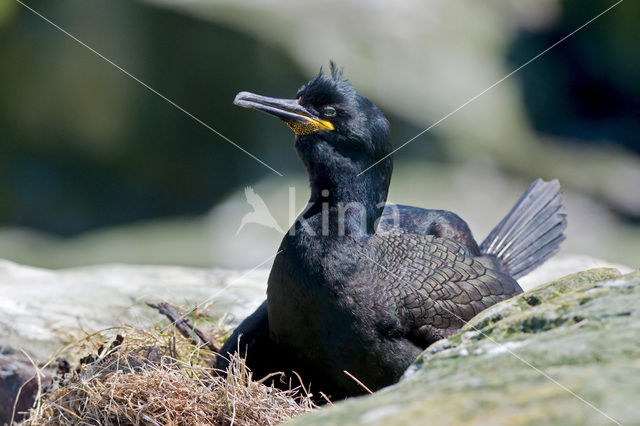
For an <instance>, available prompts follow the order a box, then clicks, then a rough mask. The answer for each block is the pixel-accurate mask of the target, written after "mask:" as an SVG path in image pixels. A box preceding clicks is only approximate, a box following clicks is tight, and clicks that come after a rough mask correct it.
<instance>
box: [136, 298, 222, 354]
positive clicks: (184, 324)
mask: <svg viewBox="0 0 640 426" xmlns="http://www.w3.org/2000/svg"><path fill="white" fill-rule="evenodd" d="M147 305H148V306H150V307H152V308H154V309H157V310H158V312H160V313H161V314H162V315H164V316H165V317H167V318H168V319H169V321H171V323H172V324H173V325H174V326H175V327H176V328H177V329H178V331H180V333H181V334H182V335H183V336H184V337H186V338H187V339H190V340H191V341H192V342H193V343H194V344H195V345H196V346H198V347H202V346H206V347H207V348H209V350H211V351H212V352H215V353H218V352H220V347H218V346H217V345H216V344H214V343H213V342H211V341H210V340H209V339H208V338H207V337H206V336H205V334H204V333H203V332H202V331H200V330H198V329H197V328H196V327H195V326H194V325H193V324H191V322H190V321H189V319H188V318H186V317H184V315H180V314H179V313H178V311H176V310H175V309H174V308H173V306H171V305H169V304H168V303H165V302H163V303H158V304H155V303H147Z"/></svg>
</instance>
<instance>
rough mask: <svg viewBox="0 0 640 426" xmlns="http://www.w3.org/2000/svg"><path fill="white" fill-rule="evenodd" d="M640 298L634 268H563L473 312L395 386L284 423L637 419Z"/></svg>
mask: <svg viewBox="0 0 640 426" xmlns="http://www.w3.org/2000/svg"><path fill="white" fill-rule="evenodd" d="M638 306H640V271H636V272H633V273H630V274H627V275H621V274H620V273H619V272H618V271H617V270H615V269H609V268H601V269H592V270H589V271H586V272H581V273H577V274H573V275H569V276H567V277H564V278H562V279H560V280H557V281H554V282H551V283H549V284H545V285H543V286H540V287H538V288H536V289H534V290H531V291H528V292H526V293H524V294H522V295H520V296H518V297H515V298H512V299H509V300H507V301H504V302H502V303H500V304H498V305H495V306H493V307H491V308H489V309H487V310H486V311H484V312H482V313H480V314H479V315H478V316H476V317H475V318H474V319H472V320H471V321H470V322H469V323H468V324H467V325H466V326H465V327H464V328H463V329H462V330H461V332H460V333H458V334H456V335H454V336H452V337H450V338H448V339H445V340H442V341H440V342H437V343H436V344H434V345H432V346H431V347H429V348H428V349H427V350H426V351H425V352H423V353H422V354H421V355H420V356H419V357H418V359H417V360H416V361H415V363H414V364H413V365H412V366H411V367H410V368H409V370H408V371H407V373H406V374H405V376H404V377H403V378H402V380H401V381H400V382H399V383H398V384H396V385H394V386H390V387H388V388H386V389H383V390H382V391H380V392H377V393H375V394H373V395H368V396H364V397H360V398H354V399H351V400H348V401H344V402H340V403H337V404H335V405H333V406H330V407H325V408H322V409H320V410H318V411H316V412H312V413H310V414H306V415H303V416H301V417H299V418H297V419H294V420H293V421H292V422H291V424H292V425H316V424H318V425H333V424H335V425H338V424H340V425H344V424H394V425H411V424H416V425H422V424H425V422H428V423H436V424H611V423H614V422H618V423H619V424H620V423H622V424H635V423H637V421H638V419H639V418H640V407H639V406H638V404H637V397H638V395H639V394H640V310H639V309H638ZM365 385H366V383H365Z"/></svg>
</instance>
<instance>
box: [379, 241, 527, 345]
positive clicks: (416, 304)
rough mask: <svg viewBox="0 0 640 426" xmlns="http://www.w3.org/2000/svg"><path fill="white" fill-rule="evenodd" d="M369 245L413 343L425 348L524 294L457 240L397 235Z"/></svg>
mask: <svg viewBox="0 0 640 426" xmlns="http://www.w3.org/2000/svg"><path fill="white" fill-rule="evenodd" d="M369 244H370V246H369V253H370V254H371V257H370V259H369V260H370V261H372V262H373V263H375V264H376V267H377V275H378V277H377V278H382V281H383V283H384V284H383V287H385V291H386V294H390V295H391V297H393V299H394V300H393V302H395V305H396V308H397V310H398V313H399V314H400V318H401V321H402V322H403V323H404V324H403V325H404V326H406V328H407V329H408V330H409V335H408V337H409V338H410V339H412V340H413V341H414V342H415V343H416V344H418V345H419V346H422V347H425V346H427V345H428V344H430V343H432V342H433V341H435V340H438V339H440V338H442V337H446V336H448V335H450V334H452V333H453V332H455V331H457V329H459V328H460V327H462V325H463V324H464V323H465V322H466V321H468V320H469V319H471V318H472V317H474V316H475V315H476V314H478V313H479V312H480V311H482V310H484V309H486V308H488V307H489V306H491V305H493V304H495V303H497V302H499V301H501V300H504V299H507V298H509V297H511V296H513V295H515V294H517V293H519V292H521V291H522V290H521V289H520V286H519V285H518V283H517V282H516V281H515V280H514V279H513V278H511V277H509V276H508V275H505V274H503V273H501V272H499V271H496V270H494V269H492V268H490V267H488V266H487V265H489V263H487V264H485V263H483V261H482V258H481V257H477V256H474V255H472V254H471V253H470V252H469V249H468V248H467V247H465V246H463V245H461V244H459V243H457V242H455V241H453V240H449V239H446V238H439V237H435V236H433V235H420V234H413V233H407V232H403V231H401V230H400V231H398V230H394V231H390V232H383V233H380V234H376V235H375V236H374V237H372V239H371V240H370V241H369Z"/></svg>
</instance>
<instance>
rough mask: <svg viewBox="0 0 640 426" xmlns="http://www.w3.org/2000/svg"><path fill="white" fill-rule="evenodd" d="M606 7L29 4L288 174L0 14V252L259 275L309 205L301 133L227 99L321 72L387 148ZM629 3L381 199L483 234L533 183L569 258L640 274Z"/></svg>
mask: <svg viewBox="0 0 640 426" xmlns="http://www.w3.org/2000/svg"><path fill="white" fill-rule="evenodd" d="M614 3H615V2H613V1H589V2H581V1H578V0H570V1H557V0H544V1H542V0H541V1H536V2H531V1H528V0H517V1H516V0H513V1H497V0H496V1H487V2H482V3H480V2H475V1H473V0H465V1H458V0H455V1H443V0H429V1H419V0H401V1H397V2H382V1H364V0H357V1H338V0H332V1H327V2H311V1H306V0H304V1H295V0H285V1H275V0H250V1H231V0H228V1H224V0H210V1H207V0H191V1H179V0H147V1H138V2H135V1H124V0H59V1H56V2H46V1H35V0H29V1H27V0H25V4H27V5H29V7H32V8H34V9H35V10H37V11H38V12H39V13H41V14H42V15H43V16H45V17H46V18H48V19H50V20H51V21H53V22H54V23H56V24H57V25H59V26H61V27H62V28H64V29H65V30H66V31H68V32H70V33H71V34H73V35H74V36H76V37H77V38H78V39H80V40H82V41H83V42H84V43H86V44H88V45H89V46H91V47H92V48H94V49H95V50H96V51H98V52H100V53H101V54H102V55H104V56H105V57H107V58H109V59H110V60H112V61H113V62H114V63H115V64H118V65H119V66H121V67H122V68H124V69H126V70H127V71H128V72H130V73H131V74H133V75H134V76H136V77H137V78H139V79H140V80H142V81H143V82H145V83H146V84H148V85H149V86H151V87H152V88H154V89H155V90H157V91H158V92H160V93H162V95H164V96H166V97H167V98H169V99H171V100H172V101H174V102H175V103H177V104H178V105H180V106H181V107H183V108H185V109H186V110H188V111H189V112H190V113H192V114H194V115H195V116H197V117H198V118H199V119H201V120H202V121H204V122H205V123H207V124H208V125H210V126H212V127H213V128H215V129H216V130H217V131H219V132H221V133H222V134H224V135H225V136H226V137H228V138H230V139H231V140H233V141H234V142H236V143H237V144H239V145H240V146H242V147H244V148H245V149H247V150H248V151H250V152H251V153H253V154H254V155H256V156H257V157H259V158H260V159H262V160H263V161H265V162H266V163H267V164H269V165H270V166H271V167H273V168H275V169H276V170H278V171H280V172H281V173H282V174H284V177H279V176H277V175H276V174H275V173H273V172H272V171H271V170H269V169H268V168H266V167H264V166H263V165H261V164H260V163H258V162H256V161H255V160H254V159H252V158H251V157H249V156H248V155H246V154H245V153H243V152H242V151H240V150H239V149H237V148H236V147H234V146H232V145H231V144H230V143H228V142H226V141H224V140H223V139H222V138H220V137H219V136H217V135H216V134H214V133H212V132H211V131H210V130H208V129H207V128H205V127H204V126H202V125H201V124H199V123H197V122H196V121H194V120H193V119H192V118H190V117H189V116H187V115H186V114H184V113H183V112H181V111H179V110H178V109H176V108H175V107H173V106H172V105H170V104H169V103H167V102H166V101H164V100H163V99H161V98H160V97H159V96H157V95H156V94H154V93H152V92H151V91H149V90H147V89H146V88H145V87H143V86H141V85H140V84H139V83H137V82H136V81H134V80H133V79H131V78H130V77H128V76H127V75H125V74H124V73H123V72H121V71H119V70H118V69H117V68H115V67H114V66H112V65H110V64H109V63H107V62H105V61H104V60H103V59H101V58H100V57H98V56H97V55H96V54H94V53H92V52H91V51H89V50H88V49H87V48H85V47H83V46H81V45H79V44H78V43H77V42H76V41H74V40H72V39H71V38H69V37H68V36H66V35H64V34H63V33H62V32H60V31H59V30H57V29H56V28H54V27H53V26H52V25H50V24H49V23H47V22H46V21H44V20H43V19H42V18H41V17H38V16H37V15H35V14H34V13H32V12H31V11H29V10H28V9H27V8H25V7H24V6H22V5H21V4H19V3H18V2H16V1H15V0H0V257H2V258H7V259H11V260H14V261H18V262H22V263H27V264H32V265H38V266H46V267H54V268H59V267H67V266H77V265H84V264H92V263H105V262H126V263H165V264H184V265H192V266H213V265H215V266H223V267H232V268H251V267H253V266H255V265H256V264H258V263H260V262H262V261H263V260H265V259H266V258H267V257H269V256H270V255H271V254H272V253H274V251H275V249H276V247H277V245H278V243H279V239H280V238H281V235H280V234H279V233H278V232H276V231H274V230H272V229H268V228H264V227H261V226H260V225H255V224H251V225H248V226H246V227H245V228H243V229H242V230H241V231H240V232H237V229H238V227H239V226H240V220H241V218H242V216H243V215H244V214H245V213H247V212H249V211H251V207H250V206H249V205H248V204H247V203H246V201H245V199H244V195H243V188H244V187H245V186H249V185H250V186H253V187H254V188H255V191H256V192H257V193H258V194H259V195H260V196H261V197H263V198H264V200H265V202H266V203H267V205H268V206H269V207H270V208H271V210H272V212H273V215H274V217H275V218H276V219H277V220H278V223H279V224H280V226H281V227H282V228H284V229H286V227H287V226H288V224H289V223H290V222H291V218H290V217H289V216H290V214H289V210H290V208H289V194H290V190H289V188H290V187H293V188H296V191H295V193H296V199H295V206H296V209H300V208H302V206H303V205H304V203H305V201H306V196H307V195H308V189H307V187H306V182H305V177H304V172H303V170H302V166H301V165H300V164H299V161H298V159H297V157H296V154H295V152H294V150H293V144H292V142H293V136H292V134H291V133H290V132H289V130H288V129H287V128H286V127H285V126H283V125H282V124H281V123H280V122H278V121H277V120H273V119H271V118H269V117H266V116H263V115H261V114H257V113H252V112H249V111H246V110H242V109H240V108H236V107H234V106H232V105H231V101H232V100H233V97H234V95H235V94H236V93H237V92H238V91H240V90H249V91H254V92H258V93H262V94H266V95H271V96H280V97H291V96H293V95H294V94H295V91H296V89H297V88H298V87H299V86H300V85H301V84H303V83H304V82H305V81H306V80H308V79H309V78H310V77H311V76H313V75H314V74H315V73H317V72H318V69H319V68H320V66H321V65H325V66H326V65H327V63H328V61H329V59H334V60H335V61H337V62H338V64H339V65H342V66H344V67H345V76H346V77H347V78H348V79H349V80H350V81H351V82H352V83H353V84H354V85H355V86H356V88H357V89H358V90H359V91H360V92H361V93H362V94H364V95H365V96H367V97H369V98H371V99H372V100H373V101H374V102H375V103H376V104H377V105H378V106H379V107H380V108H382V109H383V111H384V112H385V113H386V115H387V117H388V118H389V119H390V121H391V125H392V136H393V139H394V144H395V146H400V145H401V144H402V143H404V142H405V141H406V140H408V139H410V138H412V137H413V136H415V135H416V134H418V133H419V132H421V131H422V130H424V129H426V128H427V127H429V126H430V125H431V124H433V123H434V122H436V121H437V120H439V119H440V118H442V117H444V116H445V115H447V114H448V113H449V112H451V111H453V110H454V109H456V108H457V107H459V106H460V105H462V104H464V103H465V102H466V101H468V100H469V99H471V98H472V97H474V96H475V95H477V94H479V93H480V92H482V91H483V90H484V89H487V88H489V87H490V86H491V85H492V84H494V83H495V82H497V81H499V80H500V79H501V78H502V77H504V76H506V75H507V74H509V73H510V72H511V71H513V70H514V69H516V68H518V67H519V66H520V65H521V64H523V63H525V62H526V61H528V60H529V59H531V58H532V57H534V56H535V55H536V54H538V53H539V52H541V51H543V50H544V49H546V48H547V47H549V46H551V45H552V44H553V43H555V42H557V41H558V40H560V39H561V38H563V37H564V36H565V35H567V34H569V33H571V32H572V31H574V30H575V29H577V28H578V27H580V26H581V25H582V24H584V23H585V22H587V21H589V20H590V19H592V18H594V17H595V16H596V15H598V14H599V13H600V12H602V11H603V10H605V9H606V8H607V7H609V6H611V5H613V4H614ZM638 18H640V3H638V2H633V1H625V2H622V3H621V4H619V5H617V6H616V7H614V8H613V9H611V10H610V11H609V12H607V13H606V14H604V15H603V16H602V17H600V18H598V19H596V20H595V21H594V22H592V23H591V24H589V25H588V26H586V27H585V28H584V29H582V30H581V31H579V32H578V33H576V34H575V35H573V36H571V37H570V38H568V39H567V40H566V41H564V42H563V43H561V44H559V45H558V46H556V47H555V48H553V49H551V50H550V51H549V52H548V53H546V54H545V55H543V56H541V57H540V58H539V59H537V60H535V61H534V62H532V63H531V64H529V65H528V66H526V67H524V68H523V69H522V70H521V71H519V72H518V73H516V74H514V75H513V76H512V77H510V78H508V79H506V80H505V81H504V82H502V83H500V84H499V85H497V86H495V87H494V88H492V89H491V90H489V91H488V92H486V93H485V94H483V95H482V96H480V97H479V98H478V99H477V100H475V101H474V102H472V103H470V104H468V105H467V106H465V107H464V108H463V109H462V110H460V111H459V112H457V113H456V114H454V115H453V116H451V117H450V118H448V119H446V120H444V121H443V122H441V123H439V124H438V125H437V126H435V127H434V128H433V129H432V130H430V131H429V132H427V133H426V134H424V135H422V136H420V137H419V138H417V139H416V140H414V141H413V142H411V143H410V144H408V145H407V146H406V147H405V148H403V149H401V150H400V151H399V152H398V153H397V154H396V156H395V159H396V166H395V175H394V180H393V183H392V189H391V193H390V200H391V201H394V202H403V203H410V204H414V205H420V206H425V207H432V208H448V209H451V210H454V211H456V212H457V213H459V214H460V215H461V216H462V217H463V218H465V219H467V220H468V222H469V223H470V225H471V227H472V229H473V230H474V231H475V233H476V236H477V237H478V239H481V238H482V237H484V235H485V234H486V233H487V232H488V231H489V230H490V229H491V227H492V226H493V225H494V224H496V223H497V222H498V220H499V219H500V218H501V217H502V215H504V214H505V213H506V211H507V210H508V208H509V207H510V205H511V204H512V203H513V202H514V201H515V200H516V199H517V197H518V196H519V195H520V193H521V192H522V191H523V190H524V189H525V188H526V186H527V185H528V183H529V182H530V181H531V180H533V179H534V178H536V177H538V176H541V177H544V178H546V179H550V178H554V177H557V178H559V179H560V181H561V184H562V185H563V187H564V188H565V191H566V198H567V206H568V209H569V223H570V227H569V230H568V234H569V239H568V241H567V243H566V244H565V246H564V249H563V250H564V252H565V253H579V254H586V255H591V256H596V257H601V258H604V259H606V260H609V261H614V262H620V263H626V264H628V265H630V266H635V267H639V266H640V263H639V262H640V261H639V260H638V259H639V258H640V256H638V254H639V252H640V158H639V155H640V137H639V135H640V55H639V53H638V52H640V31H639V30H638V25H637V22H638Z"/></svg>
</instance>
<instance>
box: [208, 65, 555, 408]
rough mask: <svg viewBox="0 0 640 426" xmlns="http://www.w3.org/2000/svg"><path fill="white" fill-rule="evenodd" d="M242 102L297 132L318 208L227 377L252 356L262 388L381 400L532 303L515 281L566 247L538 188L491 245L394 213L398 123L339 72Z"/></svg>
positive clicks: (403, 210)
mask: <svg viewBox="0 0 640 426" xmlns="http://www.w3.org/2000/svg"><path fill="white" fill-rule="evenodd" d="M234 103H235V104H236V105H239V106H242V107H247V108H253V109H257V110H259V111H263V112H266V113H268V114H271V115H274V116H276V117H278V118H280V119H281V120H283V121H284V122H285V124H287V125H288V126H289V127H290V128H291V129H292V130H293V131H294V133H295V134H296V137H295V147H296V150H297V152H298V154H299V156H300V158H301V160H302V162H303V163H304V166H305V168H306V169H307V172H308V174H309V181H310V185H311V198H310V201H309V207H308V208H307V209H306V210H305V211H304V212H303V213H302V214H301V215H300V217H299V218H298V219H297V220H296V222H295V223H294V224H293V225H292V227H291V229H290V230H289V232H288V233H287V234H286V235H285V236H284V238H283V240H282V244H281V245H280V252H279V254H278V255H277V256H276V258H275V261H274V264H273V267H272V269H271V274H270V276H269V283H268V289H267V300H266V301H265V302H264V303H263V304H262V305H261V306H260V307H259V308H258V309H257V310H256V312H255V313H253V314H252V315H251V316H249V317H248V318H246V319H245V320H244V321H243V322H242V323H241V324H240V325H239V326H238V327H237V329H236V330H235V332H234V333H233V334H232V336H231V337H230V338H229V339H228V340H227V341H226V343H225V344H224V347H223V348H222V350H221V353H220V355H219V356H218V361H217V367H218V368H220V369H222V370H224V369H225V368H226V366H227V365H228V356H229V355H230V353H232V352H235V351H237V350H239V351H240V353H241V355H243V356H246V362H247V365H248V366H249V368H250V369H251V370H252V371H253V373H254V377H263V376H265V375H267V374H269V373H272V372H275V371H285V372H287V371H288V372H291V371H295V372H297V373H298V374H299V375H300V376H301V377H302V379H303V380H304V382H306V383H310V385H311V390H312V391H321V392H323V393H325V394H326V395H329V396H330V397H332V398H334V399H335V398H342V397H345V396H351V395H358V394H362V393H364V392H365V389H364V387H363V386H362V385H364V386H366V387H367V388H368V389H371V390H376V389H380V388H382V387H384V386H387V385H390V384H392V383H394V382H396V381H397V380H398V379H399V378H400V376H401V375H402V374H403V372H404V371H405V369H406V368H407V367H408V366H409V365H410V364H411V362H412V361H413V360H414V359H415V358H416V356H417V355H419V354H420V352H421V351H422V350H424V349H425V348H426V347H427V346H429V345H430V344H432V343H433V342H435V341H437V340H439V339H442V338H445V337H447V336H450V335H451V334H453V333H455V332H456V331H458V330H459V329H460V327H462V325H463V324H464V323H465V322H466V321H468V320H469V319H471V318H472V317H473V316H474V315H476V314H478V313H479V312H480V311H482V310H483V309H486V308H487V307H489V306H491V305H493V304H495V303H497V302H500V301H502V300H505V299H507V298H510V297H512V296H514V295H516V294H518V293H520V292H522V289H521V288H520V286H519V285H518V283H517V282H516V278H518V277H520V276H522V275H524V274H525V273H527V272H529V271H530V270H532V269H534V268H535V267H537V266H538V265H540V264H541V263H542V262H544V261H545V260H546V259H548V258H549V257H550V256H552V255H553V254H555V253H556V252H557V250H558V248H559V244H560V243H561V241H562V240H564V235H563V231H564V229H565V227H566V219H565V216H566V214H565V210H564V207H563V205H562V195H561V193H560V192H559V191H560V187H559V184H558V182H557V181H552V182H543V181H542V180H540V179H538V180H537V181H536V182H534V183H533V184H532V185H531V186H530V187H529V189H527V191H526V192H525V193H524V195H523V196H522V197H521V198H520V200H519V201H518V202H517V203H516V205H515V206H514V207H513V209H512V210H511V211H510V212H509V213H508V214H507V216H506V217H505V218H504V219H503V220H502V221H501V222H500V223H499V224H498V225H497V226H496V228H495V229H494V230H493V231H492V232H491V233H490V235H489V236H488V237H487V239H486V240H485V241H484V242H483V243H482V244H480V245H478V244H477V243H476V241H475V239H474V238H473V236H472V234H471V231H470V230H469V227H468V226H467V224H466V223H465V222H464V221H463V220H462V219H461V218H459V217H458V216H457V215H456V214H454V213H451V212H448V211H443V210H426V209H421V208H418V207H410V206H403V205H389V204H386V203H385V202H386V198H387V191H388V188H389V182H390V179H391V171H392V164H393V163H392V158H391V156H390V155H389V154H390V153H391V151H392V145H391V141H390V137H389V124H388V122H387V120H386V119H385V117H384V115H383V114H382V113H381V112H380V110H378V108H377V107H376V106H375V105H374V104H373V103H372V102H371V101H369V100H368V99H367V98H365V97H364V96H362V95H360V94H358V93H357V92H356V91H355V89H354V88H353V87H352V86H351V84H350V83H348V82H347V81H346V80H343V78H342V70H341V69H337V68H336V67H335V65H334V64H333V63H332V64H331V75H324V74H323V72H322V70H321V71H320V73H319V74H318V75H317V76H316V77H315V78H313V79H312V80H311V81H309V82H308V83H306V84H305V85H303V86H302V88H301V89H300V90H299V91H298V93H297V94H296V98H295V99H290V100H287V99H276V98H269V97H265V96H260V95H255V94H252V93H248V92H240V93H238V95H237V96H236V98H235V101H234ZM376 163H377V164H376ZM372 164H376V165H375V166H374V167H372V168H371V169H369V170H367V168H369V167H370V166H371V165H372ZM365 170H366V171H365ZM363 171H364V173H363ZM474 184H475V185H478V190H480V191H482V190H484V189H483V188H482V185H481V183H479V182H478V183H473V182H470V183H469V185H474ZM354 378H355V379H357V381H359V382H361V383H358V382H357V381H356V380H355V379H354Z"/></svg>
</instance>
